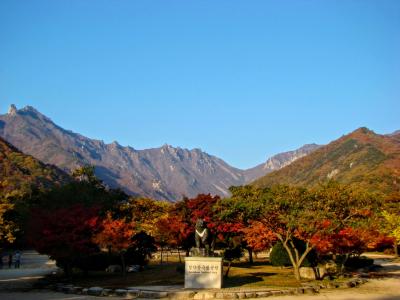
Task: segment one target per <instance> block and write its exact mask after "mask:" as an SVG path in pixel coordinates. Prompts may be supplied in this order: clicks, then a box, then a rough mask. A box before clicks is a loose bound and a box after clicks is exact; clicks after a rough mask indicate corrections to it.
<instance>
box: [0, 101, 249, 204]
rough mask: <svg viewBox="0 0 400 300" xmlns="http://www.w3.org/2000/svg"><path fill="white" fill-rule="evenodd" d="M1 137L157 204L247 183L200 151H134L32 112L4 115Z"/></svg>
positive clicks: (12, 110)
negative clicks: (92, 169) (84, 168)
mask: <svg viewBox="0 0 400 300" xmlns="http://www.w3.org/2000/svg"><path fill="white" fill-rule="evenodd" d="M0 136H2V137H3V138H5V139H6V140H8V141H10V142H11V143H13V144H14V145H15V146H17V147H18V148H20V149H21V150H22V151H24V152H25V153H29V154H31V155H33V156H35V157H37V158H38V159H40V160H42V161H44V162H46V163H51V164H54V165H57V166H58V167H60V168H62V169H63V170H66V171H71V170H73V169H74V168H76V167H78V166H80V165H83V164H92V165H95V166H96V174H97V176H99V178H100V179H102V180H103V181H104V182H105V183H106V184H108V185H109V186H111V187H122V188H123V189H124V190H125V191H126V192H128V193H130V194H140V195H144V196H148V197H152V198H155V199H169V200H176V199H180V198H181V197H182V196H183V195H186V196H195V195H197V194H198V193H211V194H219V195H227V189H228V188H229V187H230V186H231V185H240V184H242V183H243V182H244V176H243V174H242V171H241V170H239V169H236V168H233V167H231V166H229V165H228V164H227V163H225V162H224V161H223V160H221V159H219V158H217V157H214V156H211V155H209V154H207V153H205V152H202V151H201V150H199V149H193V150H187V149H181V148H174V147H171V146H169V145H164V146H162V147H160V148H154V149H146V150H135V149H133V148H131V147H122V146H121V145H119V144H118V143H116V142H114V143H111V144H105V143H104V142H103V141H99V140H93V139H89V138H87V137H84V136H82V135H80V134H77V133H74V132H71V131H67V130H64V129H63V128H61V127H59V126H57V125H56V124H54V123H53V122H52V121H51V120H50V119H49V118H47V117H46V116H44V115H42V114H41V113H40V112H38V111H37V110H35V109H34V108H33V107H29V106H28V107H25V108H23V109H20V110H17V109H16V108H15V106H12V107H11V108H10V110H9V112H8V114H5V115H1V116H0Z"/></svg>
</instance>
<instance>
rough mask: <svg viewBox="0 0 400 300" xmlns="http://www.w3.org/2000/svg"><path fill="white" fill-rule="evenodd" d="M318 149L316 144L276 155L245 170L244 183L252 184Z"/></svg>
mask: <svg viewBox="0 0 400 300" xmlns="http://www.w3.org/2000/svg"><path fill="white" fill-rule="evenodd" d="M319 147H321V146H320V145H317V144H306V145H304V146H302V147H300V148H299V149H296V150H293V151H287V152H283V153H279V154H276V155H274V156H272V157H270V158H268V159H267V161H266V162H265V163H263V164H260V165H258V166H256V167H254V168H251V169H248V170H245V178H246V182H252V181H253V180H255V179H257V178H260V177H262V176H264V175H266V174H268V173H271V172H273V171H276V170H279V169H282V168H283V167H286V166H288V165H290V164H291V163H292V162H294V161H295V160H297V159H299V158H302V157H303V156H306V155H308V154H310V153H311V152H313V151H314V150H316V149H318V148H319Z"/></svg>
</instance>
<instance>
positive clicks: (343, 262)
mask: <svg viewBox="0 0 400 300" xmlns="http://www.w3.org/2000/svg"><path fill="white" fill-rule="evenodd" d="M348 259H349V254H345V256H344V260H343V261H342V265H341V266H340V274H343V273H344V268H345V264H346V262H347V260H348Z"/></svg>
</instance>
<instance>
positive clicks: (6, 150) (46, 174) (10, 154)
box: [0, 138, 71, 195]
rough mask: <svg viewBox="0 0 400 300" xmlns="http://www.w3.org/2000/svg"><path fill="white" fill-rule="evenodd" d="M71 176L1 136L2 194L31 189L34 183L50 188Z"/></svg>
mask: <svg viewBox="0 0 400 300" xmlns="http://www.w3.org/2000/svg"><path fill="white" fill-rule="evenodd" d="M70 180H71V178H70V177H69V176H68V175H67V174H66V173H64V172H63V171H61V170H60V169H58V168H57V167H54V166H51V165H45V164H44V163H42V162H40V161H39V160H37V159H36V158H34V157H32V156H30V155H25V154H24V153H22V152H20V151H19V150H18V149H17V148H15V147H14V146H13V145H11V144H9V143H8V142H6V141H5V140H3V139H2V138H0V194H2V195H6V194H7V193H11V192H13V191H16V190H20V191H29V189H30V186H31V185H33V186H35V187H38V188H48V187H51V186H53V185H55V184H62V183H66V182H68V181H70Z"/></svg>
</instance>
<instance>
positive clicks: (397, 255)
mask: <svg viewBox="0 0 400 300" xmlns="http://www.w3.org/2000/svg"><path fill="white" fill-rule="evenodd" d="M393 250H394V256H395V257H399V250H398V243H397V240H396V239H395V240H394V241H393Z"/></svg>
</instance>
